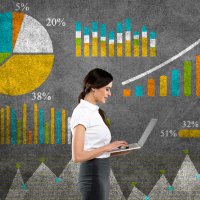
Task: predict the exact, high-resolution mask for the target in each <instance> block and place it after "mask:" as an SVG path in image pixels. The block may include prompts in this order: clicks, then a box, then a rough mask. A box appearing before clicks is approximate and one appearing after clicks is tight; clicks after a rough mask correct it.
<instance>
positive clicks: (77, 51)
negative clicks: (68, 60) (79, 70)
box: [76, 45, 81, 57]
mask: <svg viewBox="0 0 200 200" xmlns="http://www.w3.org/2000/svg"><path fill="white" fill-rule="evenodd" d="M80 56H81V45H76V57H80Z"/></svg>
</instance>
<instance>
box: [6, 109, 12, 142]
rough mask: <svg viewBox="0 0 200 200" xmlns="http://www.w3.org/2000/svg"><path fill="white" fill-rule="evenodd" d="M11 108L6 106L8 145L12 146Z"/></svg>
mask: <svg viewBox="0 0 200 200" xmlns="http://www.w3.org/2000/svg"><path fill="white" fill-rule="evenodd" d="M10 139H11V136H10V106H6V144H10Z"/></svg>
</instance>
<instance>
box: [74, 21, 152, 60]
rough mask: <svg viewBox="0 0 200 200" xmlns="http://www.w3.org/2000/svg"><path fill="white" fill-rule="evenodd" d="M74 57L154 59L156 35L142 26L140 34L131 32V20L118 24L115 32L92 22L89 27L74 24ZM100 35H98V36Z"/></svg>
mask: <svg viewBox="0 0 200 200" xmlns="http://www.w3.org/2000/svg"><path fill="white" fill-rule="evenodd" d="M75 29H76V41H75V43H76V56H77V57H80V56H86V57H89V56H92V57H97V56H100V57H105V56H109V57H113V56H117V57H122V56H125V57H131V56H134V57H139V56H142V57H147V56H150V57H155V56H156V33H155V32H153V31H152V32H149V33H148V30H147V27H146V26H142V30H141V33H140V32H138V31H134V32H133V31H132V28H131V19H129V18H127V19H125V22H124V24H123V23H122V22H118V23H117V25H116V31H107V26H106V24H100V25H98V22H92V25H91V27H88V26H82V24H81V22H76V25H75ZM99 33H100V34H99Z"/></svg>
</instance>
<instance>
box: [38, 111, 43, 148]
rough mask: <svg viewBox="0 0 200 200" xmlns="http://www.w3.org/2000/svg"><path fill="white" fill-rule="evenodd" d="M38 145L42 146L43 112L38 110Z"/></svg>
mask: <svg viewBox="0 0 200 200" xmlns="http://www.w3.org/2000/svg"><path fill="white" fill-rule="evenodd" d="M39 143H40V144H44V110H43V109H39Z"/></svg>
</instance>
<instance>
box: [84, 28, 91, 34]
mask: <svg viewBox="0 0 200 200" xmlns="http://www.w3.org/2000/svg"><path fill="white" fill-rule="evenodd" d="M89 34H90V29H89V27H87V26H84V35H89Z"/></svg>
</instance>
